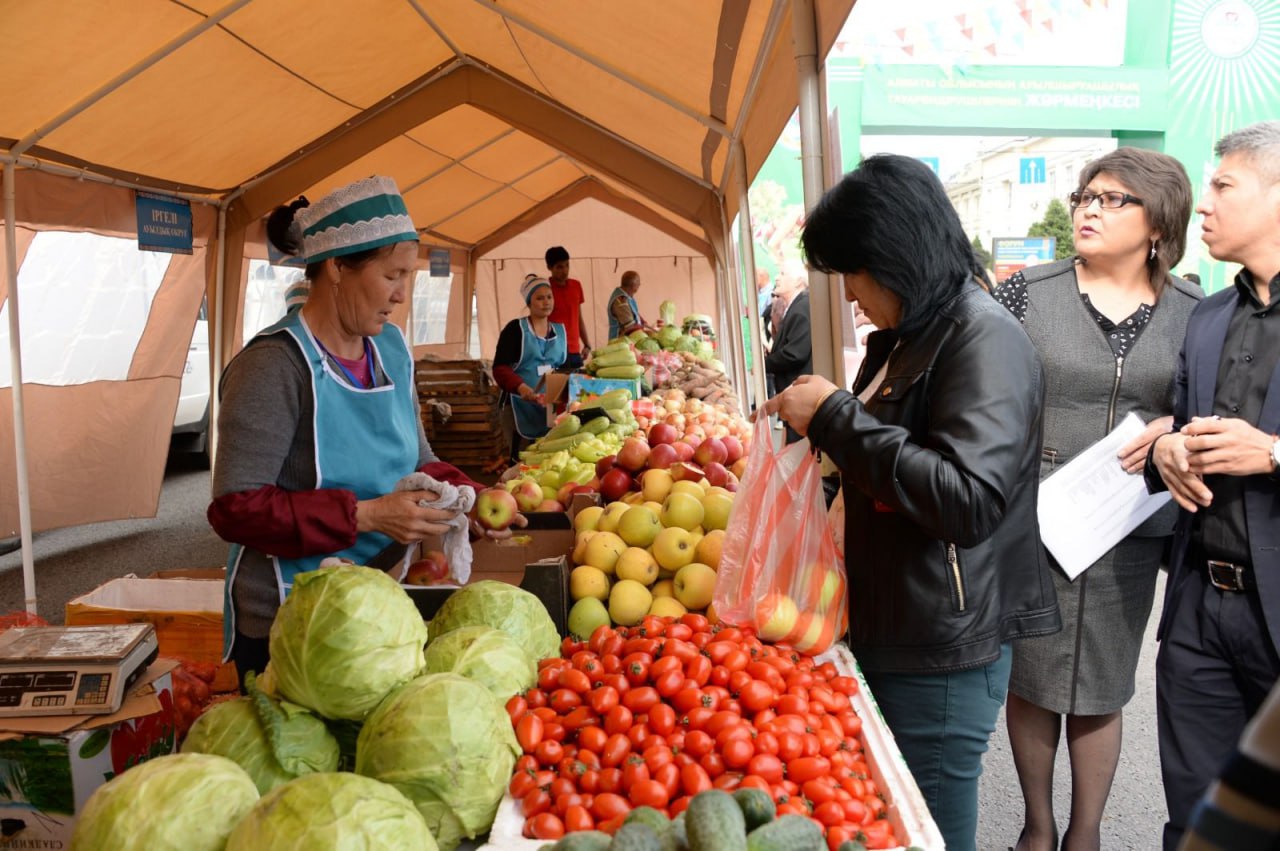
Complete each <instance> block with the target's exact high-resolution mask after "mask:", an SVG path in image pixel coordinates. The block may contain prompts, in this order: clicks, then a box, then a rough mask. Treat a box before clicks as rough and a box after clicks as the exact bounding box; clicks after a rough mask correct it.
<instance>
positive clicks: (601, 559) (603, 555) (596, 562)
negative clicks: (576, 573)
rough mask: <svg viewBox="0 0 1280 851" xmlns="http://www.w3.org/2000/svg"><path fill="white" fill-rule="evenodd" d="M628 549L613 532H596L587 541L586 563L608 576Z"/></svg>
mask: <svg viewBox="0 0 1280 851" xmlns="http://www.w3.org/2000/svg"><path fill="white" fill-rule="evenodd" d="M626 549H627V544H626V542H625V541H623V540H622V539H621V538H619V537H618V536H617V535H615V534H613V533H612V532H596V533H595V534H594V535H592V536H591V540H590V541H587V549H586V552H585V553H583V558H584V561H585V562H586V563H587V564H589V565H591V566H592V567H598V568H600V569H601V570H603V571H604V572H605V573H607V574H612V573H613V569H614V566H615V565H617V563H618V558H619V557H620V556H621V555H622V554H623V552H625V551H626Z"/></svg>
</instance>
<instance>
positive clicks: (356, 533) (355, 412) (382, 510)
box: [208, 177, 475, 676]
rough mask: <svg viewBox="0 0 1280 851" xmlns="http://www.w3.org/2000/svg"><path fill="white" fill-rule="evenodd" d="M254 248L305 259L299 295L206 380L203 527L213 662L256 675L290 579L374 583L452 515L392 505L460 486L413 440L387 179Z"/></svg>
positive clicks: (338, 196)
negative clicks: (214, 551) (214, 414)
mask: <svg viewBox="0 0 1280 851" xmlns="http://www.w3.org/2000/svg"><path fill="white" fill-rule="evenodd" d="M267 230H268V236H269V238H270V239H271V241H272V242H273V243H274V244H275V245H276V247H277V248H279V249H281V250H282V251H284V252H285V253H286V254H289V255H296V256H299V257H302V258H304V259H305V260H306V264H307V266H306V278H307V280H308V282H309V283H310V295H309V296H308V297H307V299H306V303H305V304H304V305H303V306H302V308H301V309H300V310H291V311H289V313H288V314H286V316H285V317H284V318H283V319H281V320H280V321H279V322H277V323H276V324H275V325H272V326H270V327H268V328H266V329H264V330H263V331H262V332H261V333H259V334H258V335H257V336H256V337H254V338H253V339H252V340H251V341H249V343H248V344H247V345H246V346H245V348H244V350H243V351H241V352H240V353H239V354H238V355H237V356H236V357H235V359H234V360H232V362H231V363H230V364H229V365H228V366H227V369H226V372H225V373H224V374H223V376H222V381H221V399H222V406H221V409H220V411H219V415H218V431H219V442H218V450H219V451H218V453H217V463H216V465H215V467H214V471H213V496H214V499H213V502H212V504H211V505H210V506H209V510H208V517H209V523H210V525H212V526H213V528H214V530H215V531H216V532H217V533H218V534H219V535H220V536H221V537H222V538H224V539H225V540H227V541H230V542H232V547H231V554H230V557H229V559H228V561H227V595H226V603H225V617H224V633H225V646H226V653H227V656H228V657H229V658H230V659H232V660H234V661H235V663H236V666H237V668H238V670H239V671H240V673H241V676H243V675H244V674H245V673H247V672H248V671H251V670H252V671H259V672H260V671H262V670H263V668H264V667H265V665H266V662H267V657H268V632H269V630H270V627H271V622H272V620H273V619H274V618H275V614H276V610H277V609H278V608H279V606H280V603H281V601H282V600H283V599H284V598H285V596H286V595H287V594H288V593H289V590H290V588H291V587H292V585H293V579H294V577H295V576H296V575H297V574H299V573H301V572H303V571H307V570H314V569H315V568H316V567H318V566H319V564H320V562H321V561H323V560H324V559H326V558H330V557H334V558H338V559H342V560H345V561H350V562H353V563H356V564H369V565H373V566H378V567H383V568H386V569H389V568H392V567H395V566H397V565H400V564H402V563H403V560H404V556H405V554H406V552H407V548H408V545H410V544H414V543H416V542H418V541H421V540H422V539H423V538H425V537H427V536H428V535H442V534H444V533H445V532H446V531H447V530H448V529H449V528H450V527H449V526H448V525H447V524H448V523H449V522H450V521H453V520H454V518H456V517H457V516H458V514H459V512H458V511H456V510H448V509H443V508H425V507H423V506H422V505H420V504H419V503H420V502H423V501H426V502H431V501H435V500H436V499H437V497H438V495H437V494H434V493H430V492H427V491H423V490H416V491H415V490H402V491H398V492H397V491H395V490H394V488H395V486H396V484H397V482H399V481H400V480H401V479H402V478H404V477H405V476H406V475H408V474H410V473H413V472H414V471H415V470H417V471H421V472H424V473H426V474H427V475H429V476H431V477H432V478H434V479H436V480H437V481H439V482H444V483H450V484H456V485H469V486H472V487H475V484H474V483H473V482H471V481H470V480H469V479H468V478H467V477H466V476H465V475H463V473H462V472H461V471H460V470H458V469H457V468H455V467H453V466H451V465H449V464H444V463H441V462H439V461H438V460H437V459H436V457H435V456H434V455H433V454H432V452H431V447H430V446H429V445H428V444H427V439H426V436H425V434H424V433H423V428H422V419H421V415H420V413H419V407H418V398H417V387H416V383H415V381H414V366H413V355H412V352H411V351H410V349H409V346H408V345H407V344H406V342H405V339H404V336H403V335H402V334H401V331H400V329H399V328H398V327H397V326H396V325H395V323H393V322H391V321H390V319H391V314H392V311H393V310H395V308H396V306H397V305H399V304H401V303H403V302H404V300H405V298H406V294H407V292H408V284H409V280H410V278H411V276H412V275H413V273H414V270H415V268H416V267H417V264H418V234H417V231H416V230H415V229H414V226H413V222H412V221H411V220H410V218H409V214H408V211H407V210H406V208H405V204H404V200H403V199H402V198H401V197H400V193H399V191H398V190H397V188H396V186H395V183H394V181H392V180H391V179H389V178H385V177H370V178H366V179H364V180H359V181H356V182H355V183H353V184H350V185H349V186H344V187H342V188H341V189H338V190H335V191H334V192H332V193H331V194H329V195H327V196H326V197H324V198H323V199H321V200H320V201H319V202H318V203H316V204H309V202H308V201H307V200H306V199H305V198H299V199H298V200H297V201H294V202H293V203H292V204H289V205H288V206H284V207H279V208H277V209H276V210H275V212H273V213H272V215H271V218H270V219H269V220H268V225H267Z"/></svg>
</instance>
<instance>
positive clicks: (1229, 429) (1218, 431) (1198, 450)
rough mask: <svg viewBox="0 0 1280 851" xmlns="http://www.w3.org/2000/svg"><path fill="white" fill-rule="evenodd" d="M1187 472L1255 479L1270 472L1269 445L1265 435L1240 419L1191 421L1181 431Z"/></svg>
mask: <svg viewBox="0 0 1280 851" xmlns="http://www.w3.org/2000/svg"><path fill="white" fill-rule="evenodd" d="M1182 433H1183V434H1185V435H1186V436H1187V452H1188V453H1189V456H1190V457H1189V463H1190V469H1191V471H1192V472H1193V473H1197V474H1199V475H1201V476H1206V475H1224V476H1255V475H1258V474H1259V473H1263V474H1269V473H1270V472H1271V466H1272V465H1271V444H1272V442H1273V441H1274V438H1272V436H1271V435H1269V434H1267V433H1266V432H1265V431H1261V430H1259V429H1257V428H1254V427H1253V426H1252V425H1250V424H1249V423H1247V422H1245V421H1244V420H1242V419H1238V418H1230V419H1219V418H1217V417H1192V419H1191V422H1189V423H1187V424H1186V425H1185V426H1183V427H1182Z"/></svg>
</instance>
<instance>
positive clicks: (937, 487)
mask: <svg viewBox="0 0 1280 851" xmlns="http://www.w3.org/2000/svg"><path fill="white" fill-rule="evenodd" d="M803 240H804V248H805V252H806V254H807V257H808V261H809V264H810V265H811V266H813V267H814V268H816V269H819V270H821V271H823V272H828V273H832V274H839V275H842V276H843V277H844V291H845V297H846V298H847V299H848V300H850V301H853V300H855V299H856V300H857V301H858V303H859V304H860V305H861V307H862V309H863V310H864V311H865V312H866V314H867V316H868V317H869V318H870V319H871V321H872V322H874V323H875V326H876V327H877V328H879V329H880V330H878V331H876V332H875V333H873V334H872V335H871V336H870V339H869V340H868V344H867V355H866V358H865V359H864V360H863V363H862V368H861V370H860V372H859V373H858V377H857V380H856V381H855V382H854V385H853V390H852V392H846V391H844V390H841V389H839V388H837V387H836V386H835V385H834V384H832V383H831V382H830V381H828V380H826V379H825V378H823V377H821V376H817V375H803V376H800V377H799V378H797V379H796V380H795V382H794V383H793V384H792V385H791V386H790V387H788V388H787V389H786V390H783V391H782V392H780V393H779V394H778V395H777V396H775V397H774V398H772V399H770V400H769V401H768V402H766V403H765V405H764V406H763V407H762V408H761V413H763V414H764V415H768V414H772V413H777V414H779V415H780V416H781V417H782V418H783V419H784V420H786V421H787V423H788V424H789V425H790V426H791V427H792V428H794V429H795V430H796V431H797V432H799V433H800V434H802V435H805V436H807V437H808V438H809V440H810V441H811V442H812V443H813V446H814V448H815V449H817V450H819V451H821V452H823V453H825V454H826V455H827V457H828V458H829V459H830V460H831V461H832V462H833V463H834V464H835V466H836V467H837V468H838V469H839V471H840V477H841V487H842V489H843V492H844V502H845V511H844V541H845V544H844V547H845V565H846V569H847V570H848V575H849V625H850V630H849V645H850V647H851V649H852V650H853V652H854V654H855V655H856V656H857V658H858V663H859V665H860V666H861V668H862V670H863V673H864V674H865V676H866V680H867V683H868V684H869V685H870V687H871V691H872V692H873V693H874V694H875V697H876V703H877V704H878V705H879V707H880V710H881V713H882V714H883V717H884V720H885V723H886V724H887V725H888V727H889V729H890V731H891V732H892V733H893V736H894V739H895V740H896V741H897V744H898V747H899V748H900V749H901V751H902V755H903V757H904V758H905V760H906V764H907V767H908V768H909V769H910V771H911V774H912V776H913V777H914V778H915V780H916V783H917V784H918V785H919V787H920V791H921V792H922V793H923V795H924V800H925V803H926V804H928V806H929V811H930V812H931V813H932V815H933V818H934V820H935V821H936V822H937V824H938V828H939V830H940V831H941V832H942V837H943V839H944V840H945V842H946V847H947V849H948V851H973V849H974V847H975V841H976V839H975V833H976V831H977V823H978V778H979V777H980V776H981V774H982V754H983V753H985V752H986V750H987V743H988V740H989V739H990V736H991V733H992V731H994V730H995V725H996V717H997V716H998V715H999V712H1000V707H1001V706H1002V705H1003V704H1004V698H1005V690H1006V687H1007V684H1008V680H1009V664H1010V659H1011V657H1012V650H1011V649H1010V643H1011V642H1012V641H1014V640H1015V639H1020V638H1028V637H1032V636H1037V635H1046V634H1049V633H1052V632H1056V631H1057V630H1058V629H1060V628H1061V621H1060V620H1059V617H1058V607H1057V604H1056V603H1055V601H1054V596H1053V581H1052V580H1051V579H1050V578H1049V565H1048V561H1047V559H1046V557H1045V554H1044V550H1043V548H1042V547H1041V545H1040V534H1039V527H1038V525H1037V522H1036V497H1037V493H1038V489H1039V466H1040V436H1041V418H1042V411H1041V405H1042V402H1043V399H1044V373H1043V370H1042V368H1041V366H1040V358H1039V356H1038V355H1037V354H1036V350H1035V347H1034V346H1033V345H1032V344H1031V340H1030V339H1028V337H1027V335H1026V333H1024V332H1023V330H1022V328H1021V327H1020V326H1019V324H1018V321H1017V320H1016V319H1014V318H1013V317H1012V316H1011V315H1010V314H1009V312H1008V311H1006V310H1005V309H1004V308H1002V307H1000V306H999V305H998V304H996V302H995V301H993V300H992V299H991V297H990V296H989V295H988V294H987V293H986V292H984V291H983V290H982V288H981V287H980V286H979V284H978V283H977V281H976V280H975V279H974V277H973V262H974V261H973V249H972V247H971V245H970V243H969V240H968V239H967V238H966V237H965V234H964V230H963V228H962V227H961V226H960V219H959V217H958V216H957V215H956V212H955V210H954V209H953V208H952V206H951V202H950V201H948V200H947V195H946V192H945V190H944V189H943V187H942V183H941V182H940V181H939V180H938V178H937V176H935V175H934V173H933V171H932V170H931V169H930V168H929V167H928V166H927V165H925V164H924V163H922V162H920V161H919V160H917V159H914V158H912V157H905V156H899V155H895V154H880V155H877V156H873V157H868V158H867V159H865V160H863V161H862V164H861V165H860V166H858V168H857V169H855V170H854V171H852V172H850V173H849V174H847V175H845V177H844V178H843V179H842V180H841V181H840V183H839V184H837V185H836V186H835V187H834V188H833V189H831V190H830V191H829V192H827V194H826V195H824V196H823V197H822V199H821V200H820V201H819V202H818V204H817V206H816V207H815V208H814V210H813V212H812V213H811V214H810V215H809V218H808V221H807V223H806V224H805V227H804V235H803ZM757 415H759V414H757Z"/></svg>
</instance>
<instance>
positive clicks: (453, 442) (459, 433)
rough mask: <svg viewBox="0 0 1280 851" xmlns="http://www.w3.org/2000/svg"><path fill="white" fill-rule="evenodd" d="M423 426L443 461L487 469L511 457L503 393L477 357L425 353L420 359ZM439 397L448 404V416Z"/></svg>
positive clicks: (419, 383)
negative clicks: (504, 429)
mask: <svg viewBox="0 0 1280 851" xmlns="http://www.w3.org/2000/svg"><path fill="white" fill-rule="evenodd" d="M415 367H416V369H415V372H416V379H417V384H418V396H419V398H421V399H422V426H423V429H424V430H425V431H426V433H427V441H428V442H429V443H430V444H431V448H432V450H433V451H434V452H435V453H436V455H437V456H439V457H440V459H441V460H442V461H448V462H449V463H451V464H455V465H457V466H460V467H462V466H468V467H481V468H487V467H489V466H491V465H493V464H495V463H498V462H500V461H502V460H503V459H505V458H506V457H507V452H508V447H507V441H506V438H505V437H504V435H503V433H502V415H501V410H500V408H499V401H500V400H501V392H500V391H499V390H498V387H497V386H496V385H495V384H494V382H493V378H492V376H491V375H490V374H489V371H488V369H487V366H486V364H485V363H484V362H483V361H478V360H465V359H462V360H459V359H453V360H445V359H442V358H433V357H424V358H422V359H420V360H418V361H417V362H416V364H415ZM434 402H440V403H443V404H446V405H448V406H449V414H448V416H447V417H445V416H444V415H443V413H442V412H441V411H440V410H438V409H437V407H436V405H434V404H433V403H434Z"/></svg>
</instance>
